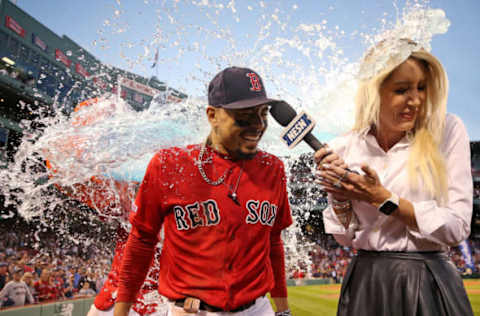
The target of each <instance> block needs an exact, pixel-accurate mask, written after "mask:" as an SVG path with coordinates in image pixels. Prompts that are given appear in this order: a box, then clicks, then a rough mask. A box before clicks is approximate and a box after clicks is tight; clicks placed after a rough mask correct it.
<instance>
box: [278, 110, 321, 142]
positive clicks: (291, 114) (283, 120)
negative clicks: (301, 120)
mask: <svg viewBox="0 0 480 316" xmlns="http://www.w3.org/2000/svg"><path fill="white" fill-rule="evenodd" d="M270 114H272V116H273V118H274V119H275V121H277V122H278V124H280V125H282V126H287V125H288V124H290V122H291V121H292V120H293V119H294V118H295V117H296V116H297V112H296V111H295V109H294V108H292V107H291V106H290V104H288V103H286V102H278V103H276V104H275V105H274V106H272V107H270ZM302 140H303V141H305V142H306V143H307V144H308V146H310V147H311V148H312V149H313V150H314V151H317V150H319V149H320V148H322V147H323V146H325V144H324V143H322V142H321V141H319V140H318V138H316V137H315V136H314V135H312V133H311V132H308V134H306V135H305V136H304V137H303V139H302Z"/></svg>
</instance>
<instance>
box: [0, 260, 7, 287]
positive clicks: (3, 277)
mask: <svg viewBox="0 0 480 316" xmlns="http://www.w3.org/2000/svg"><path fill="white" fill-rule="evenodd" d="M8 279H9V275H8V263H6V262H0V290H2V289H3V287H4V286H5V284H6V283H7V282H8Z"/></svg>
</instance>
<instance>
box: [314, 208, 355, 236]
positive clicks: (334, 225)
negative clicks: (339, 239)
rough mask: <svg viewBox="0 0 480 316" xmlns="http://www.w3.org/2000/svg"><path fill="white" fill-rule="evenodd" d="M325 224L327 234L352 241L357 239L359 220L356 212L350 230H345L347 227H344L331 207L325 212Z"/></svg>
mask: <svg viewBox="0 0 480 316" xmlns="http://www.w3.org/2000/svg"><path fill="white" fill-rule="evenodd" d="M352 212H353V211H352ZM323 223H324V225H325V232H326V233H327V234H333V235H344V236H345V237H347V238H348V239H350V240H352V239H353V238H354V237H355V231H356V230H357V229H358V218H357V215H356V214H355V212H353V214H352V218H351V220H350V224H349V225H348V228H345V226H343V225H342V223H340V221H339V220H338V217H337V215H336V214H335V211H334V210H333V208H332V206H331V205H328V206H327V208H326V209H325V210H324V211H323Z"/></svg>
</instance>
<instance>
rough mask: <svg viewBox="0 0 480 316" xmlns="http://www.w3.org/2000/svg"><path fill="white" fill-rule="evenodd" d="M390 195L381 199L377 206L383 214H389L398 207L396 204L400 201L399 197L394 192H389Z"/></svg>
mask: <svg viewBox="0 0 480 316" xmlns="http://www.w3.org/2000/svg"><path fill="white" fill-rule="evenodd" d="M391 193H392V195H391V196H390V197H389V198H388V199H386V200H385V201H383V203H382V204H380V206H379V207H378V210H379V211H380V212H382V213H383V214H385V215H390V214H392V213H393V211H395V210H396V209H397V208H398V204H399V203H400V198H399V197H398V195H396V194H395V193H393V192H391Z"/></svg>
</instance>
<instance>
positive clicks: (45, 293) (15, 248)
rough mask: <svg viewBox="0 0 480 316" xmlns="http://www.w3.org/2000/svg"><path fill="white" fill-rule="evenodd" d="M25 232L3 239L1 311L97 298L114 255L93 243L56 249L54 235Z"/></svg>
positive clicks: (13, 232)
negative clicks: (91, 297)
mask: <svg viewBox="0 0 480 316" xmlns="http://www.w3.org/2000/svg"><path fill="white" fill-rule="evenodd" d="M23 229H25V228H20V229H18V227H17V229H15V230H11V231H9V232H6V233H4V234H2V238H1V239H0V290H1V291H0V302H1V307H2V308H5V307H9V306H19V305H24V304H36V303H45V302H51V301H57V300H63V299H73V298H79V297H90V296H95V295H96V293H97V290H99V289H100V288H101V287H102V285H103V282H104V281H105V279H106V275H107V273H108V271H109V269H110V263H111V256H108V255H105V253H103V252H102V251H101V250H100V249H98V248H97V247H96V246H95V245H94V244H92V245H90V246H89V247H86V248H82V247H78V246H71V247H57V246H56V245H57V240H56V239H57V238H56V236H55V235H53V234H41V236H38V235H39V234H38V233H36V234H35V233H34V234H33V235H36V237H35V236H33V238H32V234H31V233H30V232H26V231H22V230H23ZM35 248H37V249H39V250H36V249H35ZM22 282H23V283H24V284H25V285H26V287H25V286H24V285H23V284H22ZM9 283H11V284H10V285H9Z"/></svg>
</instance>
